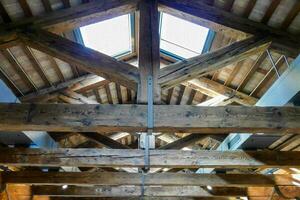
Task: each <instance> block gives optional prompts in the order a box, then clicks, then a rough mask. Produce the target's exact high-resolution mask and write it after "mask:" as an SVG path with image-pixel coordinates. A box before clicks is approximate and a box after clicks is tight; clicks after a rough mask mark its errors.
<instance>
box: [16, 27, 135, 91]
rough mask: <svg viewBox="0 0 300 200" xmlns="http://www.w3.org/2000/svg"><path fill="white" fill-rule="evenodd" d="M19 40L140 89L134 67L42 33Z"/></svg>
mask: <svg viewBox="0 0 300 200" xmlns="http://www.w3.org/2000/svg"><path fill="white" fill-rule="evenodd" d="M19 36H20V37H21V39H22V41H23V42H24V43H25V44H27V45H28V46H31V47H33V48H36V49H38V50H40V51H42V52H44V53H47V54H49V55H51V56H53V57H56V58H59V59H61V60H63V61H65V62H68V63H70V64H74V65H76V66H78V67H80V68H81V69H83V70H85V71H88V72H91V73H94V74H96V75H99V76H102V77H104V78H106V79H108V80H112V81H115V82H117V83H120V84H121V85H126V86H127V87H129V88H132V89H136V87H137V83H138V82H139V74H138V70H137V68H136V67H134V66H132V65H129V64H127V63H124V62H121V61H117V60H116V59H114V58H112V57H110V56H107V55H104V54H102V53H99V52H97V51H95V50H92V49H89V48H86V47H84V46H83V45H81V44H78V43H75V42H72V41H70V40H68V39H65V38H63V37H61V36H58V35H56V34H53V33H50V32H46V31H43V30H32V31H25V32H23V33H21V34H19Z"/></svg>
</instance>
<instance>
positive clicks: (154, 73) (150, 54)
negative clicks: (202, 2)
mask: <svg viewBox="0 0 300 200" xmlns="http://www.w3.org/2000/svg"><path fill="white" fill-rule="evenodd" d="M139 11H140V12H139V13H140V15H139V18H140V21H139V53H138V61H139V72H140V83H139V88H138V94H137V102H138V103H147V102H148V99H147V98H148V89H147V88H148V79H149V77H152V86H153V101H154V102H155V103H160V101H161V91H160V86H159V85H158V76H159V71H160V55H159V54H160V52H159V18H158V17H159V16H158V3H157V0H141V2H140V3H139Z"/></svg>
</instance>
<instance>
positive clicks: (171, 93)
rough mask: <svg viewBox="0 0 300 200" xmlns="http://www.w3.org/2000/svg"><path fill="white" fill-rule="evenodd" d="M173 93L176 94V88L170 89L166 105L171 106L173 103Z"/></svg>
mask: <svg viewBox="0 0 300 200" xmlns="http://www.w3.org/2000/svg"><path fill="white" fill-rule="evenodd" d="M173 92H174V87H172V88H170V89H168V96H167V101H166V103H167V104H168V105H170V103H171V99H172V96H173Z"/></svg>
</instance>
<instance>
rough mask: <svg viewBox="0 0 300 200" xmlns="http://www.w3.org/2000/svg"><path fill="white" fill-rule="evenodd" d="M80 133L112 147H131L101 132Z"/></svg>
mask: <svg viewBox="0 0 300 200" xmlns="http://www.w3.org/2000/svg"><path fill="white" fill-rule="evenodd" d="M80 134H81V135H82V136H84V137H86V138H88V139H89V140H92V141H94V142H96V143H98V144H101V145H104V146H106V147H108V148H111V149H130V148H129V147H128V146H126V145H123V144H122V143H119V142H117V141H116V140H113V139H111V138H109V137H107V136H105V135H102V134H100V133H96V132H86V133H80ZM129 155H130V154H129Z"/></svg>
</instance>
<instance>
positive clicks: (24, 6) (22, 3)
mask: <svg viewBox="0 0 300 200" xmlns="http://www.w3.org/2000/svg"><path fill="white" fill-rule="evenodd" d="M18 2H19V4H20V6H21V8H22V10H23V12H24V15H25V16H26V17H32V16H33V15H32V12H31V9H30V7H29V5H28V3H27V0H18Z"/></svg>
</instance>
